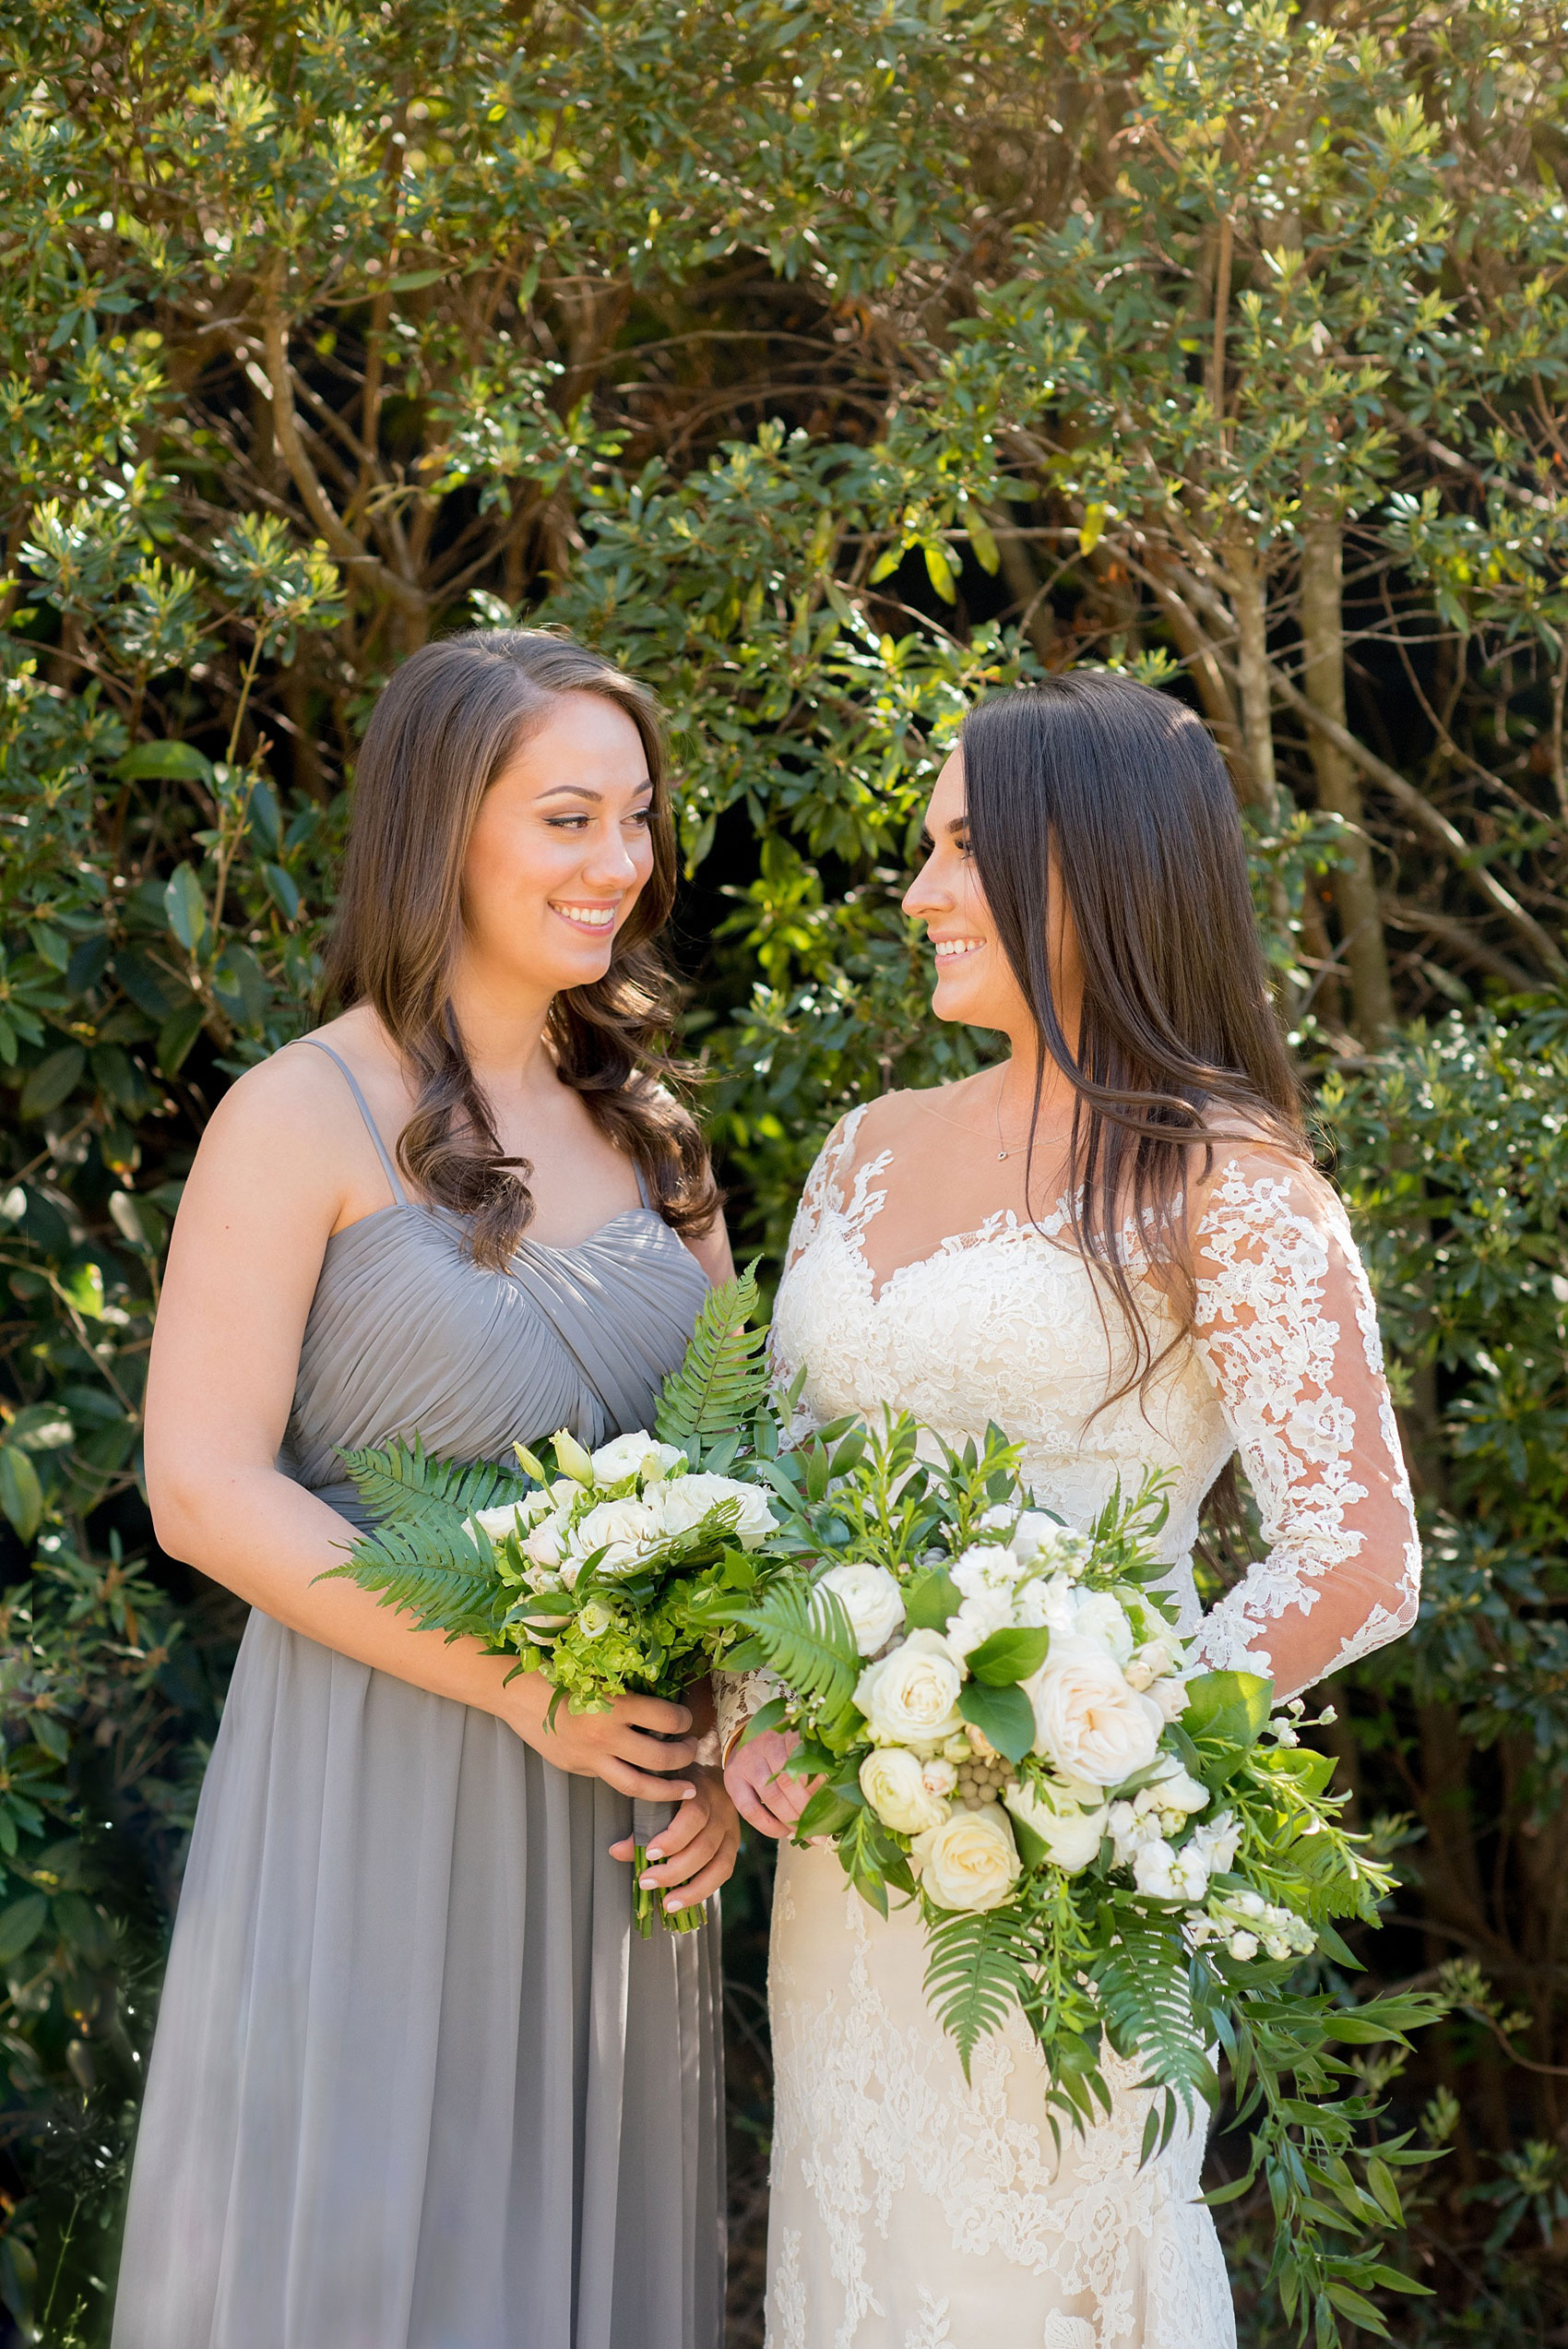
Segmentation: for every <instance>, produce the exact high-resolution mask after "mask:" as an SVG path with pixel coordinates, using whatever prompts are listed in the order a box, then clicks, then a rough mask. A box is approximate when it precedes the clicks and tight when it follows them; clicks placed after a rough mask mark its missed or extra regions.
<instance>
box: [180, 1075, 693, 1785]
mask: <svg viewBox="0 0 1568 2349" xmlns="http://www.w3.org/2000/svg"><path fill="white" fill-rule="evenodd" d="M317 1062H319V1063H320V1067H319V1069H318V1068H317V1067H315V1065H314V1064H315V1063H317ZM368 1157H369V1153H368V1151H366V1148H365V1143H364V1137H363V1131H362V1127H361V1126H360V1121H359V1118H358V1115H357V1113H356V1112H355V1110H354V1108H353V1104H352V1102H351V1100H350V1097H349V1096H348V1094H347V1091H346V1089H345V1088H344V1087H343V1084H342V1080H341V1079H340V1078H339V1076H338V1074H337V1072H336V1071H335V1070H334V1068H333V1067H332V1064H331V1063H330V1061H328V1060H327V1059H326V1058H325V1057H324V1056H323V1055H320V1054H318V1053H314V1052H300V1053H293V1054H285V1055H281V1056H280V1057H279V1058H278V1059H276V1060H272V1061H269V1062H267V1064H266V1065H265V1066H264V1067H259V1068H255V1069H253V1070H251V1071H250V1072H249V1073H248V1074H247V1075H246V1076H244V1077H243V1078H242V1079H240V1081H239V1083H238V1084H237V1085H235V1086H234V1087H233V1088H232V1091H230V1092H228V1093H227V1094H226V1095H225V1096H224V1098H223V1100H222V1101H221V1102H220V1104H219V1106H218V1109H217V1111H216V1112H215V1114H214V1115H213V1118H212V1121H211V1123H210V1124H209V1126H208V1129H207V1132H206V1134H205V1135H204V1136H203V1138H202V1143H201V1148H200V1150H199V1151H197V1153H196V1163H195V1165H194V1166H193V1168H192V1169H191V1174H190V1179H189V1181H188V1182H187V1184H186V1186H185V1192H184V1199H183V1201H182V1204H181V1207H180V1212H179V1215H178V1217H177V1218H176V1220H175V1224H174V1234H173V1238H172V1243H171V1246H170V1251H169V1265H168V1270H167V1273H166V1275H165V1279H164V1284H163V1292H162V1295H161V1297H160V1303H159V1311H158V1320H157V1326H156V1329H155V1331H154V1336H153V1344H152V1357H151V1362H150V1365H149V1368H148V1389H147V1420H146V1431H145V1433H146V1459H147V1487H148V1501H149V1503H150V1505H151V1508H152V1517H153V1524H154V1527H155V1529H156V1532H157V1534H158V1538H159V1541H160V1543H161V1544H162V1545H163V1547H164V1548H165V1549H166V1550H167V1551H168V1552H169V1553H170V1555H171V1556H174V1557H178V1558H184V1559H185V1560H186V1561H187V1562H188V1563H189V1564H191V1565H192V1566H195V1567H197V1568H200V1570H201V1571H202V1572H203V1573H204V1574H208V1575H210V1576H211V1577H212V1578H213V1580H215V1581H218V1582H222V1583H224V1584H225V1585H226V1586H227V1587H228V1588H229V1589H230V1590H231V1591H233V1592H236V1593H237V1595H238V1596H239V1597H240V1598H242V1599H244V1600H245V1601H246V1602H247V1604H250V1605H251V1606H255V1607H260V1608H261V1609H262V1610H263V1612H264V1613H266V1614H267V1615H269V1616H273V1617H274V1618H275V1620H276V1621H278V1622H279V1623H282V1624H285V1625H286V1626H287V1627H288V1628H290V1629H291V1630H293V1631H299V1632H302V1633H303V1634H304V1636H305V1637H306V1638H307V1639H311V1640H319V1641H320V1642H321V1644H322V1645H323V1646H324V1647H328V1648H334V1649H336V1650H337V1651H338V1652H339V1654H341V1655H345V1656H350V1657H351V1658H352V1659H353V1660H354V1661H355V1662H356V1663H364V1664H369V1665H372V1666H373V1667H374V1669H375V1670H377V1671H379V1672H386V1673H390V1674H391V1675H393V1677H394V1678H396V1679H398V1680H406V1681H409V1682H410V1683H411V1685H412V1686H413V1687H416V1688H424V1689H427V1690H428V1691H429V1692H430V1693H431V1694H432V1695H433V1696H437V1697H450V1698H453V1699H456V1701H457V1702H458V1703H460V1704H466V1705H474V1706H477V1707H479V1708H480V1709H481V1711H485V1712H490V1713H493V1714H494V1715H495V1716H496V1717H497V1719H499V1720H501V1721H503V1722H505V1723H506V1725H507V1726H508V1727H509V1728H511V1729H512V1730H514V1731H515V1732H516V1733H517V1735H518V1736H520V1737H522V1738H524V1739H525V1740H526V1741H527V1743H528V1744H529V1745H530V1746H533V1747H537V1748H538V1750H539V1751H540V1753H542V1754H544V1755H545V1756H546V1757H547V1759H550V1760H551V1761H552V1762H554V1763H555V1764H556V1765H557V1766H558V1767H559V1768H561V1769H563V1770H568V1771H576V1772H578V1773H579V1774H582V1775H587V1776H591V1777H599V1778H603V1779H604V1780H605V1781H606V1782H607V1783H609V1784H610V1785H612V1786H613V1787H615V1788H617V1789H618V1790H619V1791H620V1792H621V1793H623V1794H627V1795H647V1796H648V1797H649V1798H650V1799H654V1800H659V1799H662V1800H669V1799H670V1797H671V1795H672V1794H673V1795H679V1794H680V1793H681V1792H682V1790H681V1788H680V1787H679V1786H676V1787H671V1782H670V1780H669V1778H668V1777H663V1776H659V1775H657V1773H658V1772H659V1771H660V1770H664V1771H668V1770H669V1769H670V1768H671V1766H673V1767H674V1768H675V1769H677V1770H684V1769H687V1768H688V1767H689V1766H690V1764H691V1762H692V1760H693V1759H694V1757H695V1750H696V1748H695V1742H694V1741H693V1740H691V1739H689V1738H685V1737H682V1739H681V1742H680V1743H679V1744H677V1745H673V1746H671V1745H665V1744H662V1743H660V1742H658V1741H657V1740H656V1739H655V1738H654V1737H653V1736H652V1735H649V1734H648V1733H649V1732H651V1731H656V1730H662V1731H668V1732H671V1733H674V1734H677V1735H678V1734H679V1733H681V1732H683V1731H684V1730H685V1729H687V1728H688V1727H689V1725H690V1715H689V1713H688V1712H687V1711H686V1708H685V1707H684V1706H681V1705H669V1704H663V1703H660V1702H659V1700H658V1699H655V1698H652V1697H630V1698H624V1699H622V1700H621V1702H620V1703H619V1704H618V1705H617V1706H616V1708H615V1710H614V1711H612V1712H611V1713H597V1714H596V1713H583V1714H573V1713H569V1712H567V1711H566V1710H565V1708H564V1707H562V1708H561V1709H560V1710H559V1711H557V1714H556V1725H555V1727H554V1729H552V1730H548V1731H547V1730H546V1728H545V1726H544V1715H545V1711H546V1708H547V1706H548V1704H549V1701H550V1693H551V1692H550V1690H549V1688H548V1687H547V1685H546V1684H545V1682H544V1681H543V1680H541V1679H540V1676H539V1675H537V1674H533V1673H529V1674H526V1675H519V1676H518V1677H517V1679H514V1680H512V1681H511V1682H508V1681H507V1680H506V1672H507V1664H506V1662H505V1658H502V1657H498V1656H489V1655H486V1654H485V1653H484V1651H483V1650H482V1649H481V1647H480V1645H479V1643H478V1641H477V1640H454V1641H452V1642H451V1643H450V1644H448V1643H447V1642H446V1641H445V1640H442V1639H440V1638H439V1637H437V1636H436V1635H435V1634H434V1633H430V1632H424V1633H422V1632H418V1631H415V1630H414V1629H413V1628H412V1627H411V1626H410V1623H409V1622H408V1620H407V1618H406V1617H404V1616H399V1615H398V1614H396V1613H394V1612H393V1611H392V1610H391V1609H390V1608H386V1607H382V1606H379V1605H378V1604H376V1601H375V1600H374V1598H373V1597H372V1596H371V1594H370V1593H369V1592H365V1591H361V1590H359V1589H358V1588H357V1587H356V1586H355V1585H354V1584H353V1583H350V1582H344V1581H332V1582H322V1581H319V1580H317V1579H316V1578H317V1577H318V1576H319V1575H321V1574H322V1573H323V1572H324V1571H325V1570H326V1569H327V1568H329V1567H332V1566H337V1565H340V1564H341V1562H342V1558H343V1553H344V1548H345V1545H346V1544H347V1543H348V1542H349V1541H350V1540H351V1538H352V1533H351V1529H350V1527H349V1525H348V1524H347V1522H346V1520H344V1519H342V1518H340V1517H339V1515H338V1514H337V1512H336V1510H334V1509H331V1508H327V1504H326V1503H325V1502H324V1501H321V1500H318V1499H317V1498H316V1497H315V1495H314V1494H311V1493H307V1492H305V1491H304V1490H303V1487H302V1486H300V1485H296V1484H295V1483H294V1482H293V1481H292V1480H291V1478H290V1477H288V1476H285V1475H283V1474H282V1473H280V1472H279V1468H278V1465H277V1461H278V1453H279V1447H280V1445H281V1444H282V1441H283V1437H284V1431H285V1429H286V1427H287V1425H288V1418H289V1411H290V1405H291V1400H292V1396H293V1389H294V1382H295V1378H296V1376H297V1373H298V1367H299V1357H300V1345H301V1341H302V1340H303V1335H304V1328H305V1319H306V1316H307V1315H308V1313H309V1311H310V1305H311V1299H312V1297H313V1295H314V1294H315V1285H316V1282H317V1279H318V1277H319V1275H320V1271H321V1262H322V1257H323V1255H324V1253H325V1250H326V1246H327V1240H328V1238H329V1237H330V1235H331V1234H332V1233H333V1231H334V1230H335V1229H338V1228H339V1227H340V1226H341V1225H342V1224H345V1223H349V1222H356V1221H358V1220H359V1218H360V1217H361V1216H362V1214H366V1213H370V1212H373V1211H374V1210H375V1209H376V1208H378V1207H381V1206H384V1205H385V1204H386V1192H385V1183H384V1182H382V1181H380V1179H379V1174H378V1173H377V1174H376V1175H374V1176H372V1175H370V1174H367V1173H366V1171H365V1162H366V1160H367V1159H368ZM373 1182H374V1183H376V1184H377V1186H378V1188H377V1189H376V1190H372V1189H368V1188H367V1187H366V1186H367V1185H369V1184H371V1183H373Z"/></svg>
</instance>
